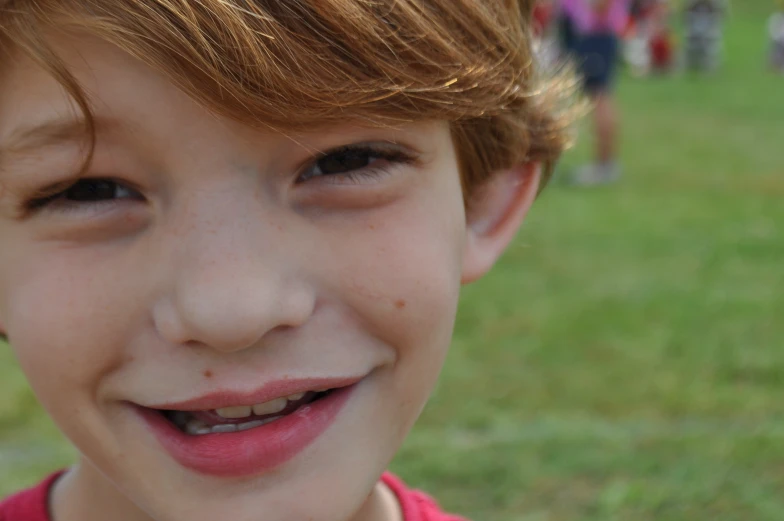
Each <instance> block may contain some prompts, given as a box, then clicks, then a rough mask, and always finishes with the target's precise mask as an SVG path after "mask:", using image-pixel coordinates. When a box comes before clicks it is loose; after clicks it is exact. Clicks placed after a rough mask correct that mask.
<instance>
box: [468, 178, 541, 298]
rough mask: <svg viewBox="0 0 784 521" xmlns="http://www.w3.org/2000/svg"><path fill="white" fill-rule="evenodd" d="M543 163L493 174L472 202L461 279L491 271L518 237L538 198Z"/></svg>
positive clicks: (477, 276) (477, 277)
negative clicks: (518, 230) (521, 226)
mask: <svg viewBox="0 0 784 521" xmlns="http://www.w3.org/2000/svg"><path fill="white" fill-rule="evenodd" d="M541 175H542V173H541V166H540V165H539V164H537V163H529V164H526V165H522V166H520V167H517V168H513V169H510V170H504V171H500V172H496V173H495V174H493V177H492V178H491V181H489V182H488V183H487V185H485V186H483V187H482V188H481V189H480V190H479V192H478V193H477V194H475V198H474V199H473V200H472V201H471V205H470V206H469V211H468V215H467V217H466V218H467V220H468V223H467V224H468V233H467V237H466V242H465V247H464V251H463V274H462V280H461V282H462V283H463V284H468V283H470V282H474V281H475V280H477V279H479V278H480V277H482V276H483V275H484V274H485V273H487V272H488V271H489V270H490V268H492V267H493V264H495V262H496V261H497V260H498V258H499V257H500V256H501V254H502V253H503V252H504V250H506V247H507V246H508V245H509V243H510V242H511V241H512V239H513V238H514V236H515V234H516V233H517V229H518V228H520V225H521V224H522V223H523V219H524V218H525V216H526V214H527V213H528V210H529V209H530V208H531V205H532V204H533V202H534V199H536V194H537V193H538V191H539V182H540V181H541Z"/></svg>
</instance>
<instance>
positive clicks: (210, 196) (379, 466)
mask: <svg viewBox="0 0 784 521" xmlns="http://www.w3.org/2000/svg"><path fill="white" fill-rule="evenodd" d="M56 48H58V50H59V51H60V52H62V54H63V56H64V57H65V59H66V61H67V64H68V66H69V67H70V69H71V71H72V72H73V73H74V74H75V75H76V77H77V79H78V80H79V81H80V82H81V83H82V85H83V86H84V88H85V90H86V91H87V92H88V93H89V95H90V97H91V101H92V103H93V106H94V113H95V116H96V120H97V124H98V140H97V148H96V150H95V157H94V160H93V163H92V166H91V167H90V169H89V171H88V172H87V175H86V178H89V179H91V180H85V178H83V179H82V181H80V182H79V183H78V184H74V183H75V181H74V178H73V175H74V174H76V173H77V172H78V170H79V167H80V165H81V160H82V159H83V155H82V153H83V150H84V149H83V145H84V141H82V140H80V134H79V133H78V132H75V130H78V129H74V128H72V127H73V122H74V119H73V118H74V117H75V114H78V111H77V110H75V109H74V108H73V106H72V105H70V104H69V101H68V98H67V96H66V95H65V94H64V93H63V91H62V90H61V88H60V87H59V86H58V84H57V83H56V82H55V81H54V80H53V79H51V78H50V77H49V76H48V75H47V74H46V73H45V72H43V71H42V70H41V69H38V68H37V67H36V66H34V65H33V64H32V63H31V62H28V61H24V60H22V59H21V58H20V59H19V60H17V61H15V62H13V63H11V64H9V65H8V67H7V69H6V70H4V71H3V73H2V76H1V77H2V78H3V80H2V82H0V114H2V117H1V118H0V147H3V152H1V153H0V154H1V155H0V187H1V191H0V240H2V248H0V329H2V330H4V331H6V332H7V333H8V336H9V339H10V341H11V344H12V347H13V349H14V350H15V352H16V354H17V356H18V358H19V361H20V363H21V365H22V367H23V369H24V371H25V372H26V374H27V376H28V377H29V380H30V383H31V385H32V387H33V388H34V390H35V391H36V393H37V395H38V397H39V399H40V401H41V402H42V403H43V405H44V406H45V408H46V409H47V410H48V411H49V413H50V414H51V415H52V417H53V418H54V420H55V421H56V423H57V424H58V425H59V426H60V428H61V429H62V430H63V432H64V433H65V434H66V435H67V436H68V437H69V438H70V439H71V441H72V442H73V443H74V444H75V445H76V447H77V448H78V449H79V450H80V452H81V453H82V454H83V456H84V458H83V461H82V463H81V465H80V466H79V468H78V470H77V471H75V472H74V473H73V474H72V476H74V477H73V478H72V480H75V482H79V481H81V482H82V485H84V484H85V483H90V486H91V487H94V488H93V490H98V491H100V492H96V493H95V494H94V495H95V497H98V496H100V497H107V496H111V493H112V492H111V491H114V490H115V489H114V488H113V487H117V488H118V489H119V490H122V492H123V494H124V496H122V499H119V497H118V498H116V501H115V502H114V504H115V505H124V506H118V507H116V508H118V509H120V511H118V512H115V516H114V517H113V518H114V519H122V518H121V517H120V516H119V514H120V512H122V511H125V512H130V511H131V510H133V509H134V508H136V506H138V507H140V508H142V509H144V510H145V511H146V513H147V514H148V515H150V516H151V517H153V518H155V519H161V520H175V519H223V518H226V515H225V514H226V512H227V510H226V509H227V505H230V507H228V508H230V509H231V515H230V517H229V518H230V519H232V520H236V521H243V520H251V519H254V520H255V519H259V518H263V519H265V520H266V521H276V520H281V521H282V520H300V519H325V520H326V519H329V520H332V519H334V520H337V519H348V518H350V517H351V516H352V515H353V513H354V512H355V511H356V509H357V508H359V506H360V505H362V504H363V501H364V500H365V498H366V497H367V496H368V494H369V493H370V491H371V489H372V487H373V483H374V482H375V480H376V477H377V476H378V475H379V474H380V473H381V471H382V470H383V469H384V468H385V466H386V465H387V463H388V462H389V460H390V459H391V458H392V456H393V454H394V452H395V450H396V449H397V448H398V446H399V445H400V443H401V441H402V439H403V437H404V436H405V434H406V433H407V431H408V429H409V427H410V426H411V425H412V423H413V422H414V420H415V419H416V417H417V415H418V414H419V413H420V411H421V409H422V407H423V405H424V403H425V400H426V398H427V396H428V394H429V393H430V391H431V389H432V387H433V385H434V383H435V381H436V377H437V375H438V373H439V370H440V368H441V365H442V362H443V359H444V356H445V354H446V351H447V347H448V344H449V341H450V337H451V332H452V326H453V321H454V317H455V309H456V304H457V298H458V291H459V286H460V282H461V277H463V276H464V275H465V274H464V272H463V268H464V266H463V260H464V253H465V249H466V247H467V246H466V244H467V241H466V237H467V230H466V218H465V214H464V210H463V202H462V194H461V189H460V182H459V176H458V171H457V164H456V158H455V151H454V149H453V145H452V142H451V140H450V135H449V129H448V126H447V124H446V123H419V124H411V125H405V126H403V127H401V128H399V129H369V128H362V127H360V126H357V125H351V124H346V125H345V126H341V127H333V128H326V129H325V128H314V129H313V131H312V132H307V133H302V134H297V135H295V136H292V137H293V139H291V138H290V137H284V136H282V135H280V134H276V133H273V132H257V131H252V130H250V129H248V128H246V127H243V126H241V125H239V124H237V123H233V122H230V121H227V120H223V119H221V118H219V117H217V116H215V115H212V114H210V113H208V112H207V111H206V110H205V109H203V108H202V107H200V106H198V105H197V104H195V103H194V102H193V101H191V100H190V99H189V98H188V97H186V96H185V95H184V94H182V93H181V92H180V91H178V90H177V89H176V88H174V87H173V86H172V85H171V84H169V83H168V82H167V81H166V80H165V79H164V78H163V77H162V76H161V75H159V74H157V73H156V72H154V71H153V70H152V69H149V68H147V67H146V66H144V65H142V64H141V63H140V62H137V61H135V60H134V59H132V58H130V57H129V56H128V55H125V54H123V53H122V52H121V51H119V50H117V49H115V48H113V47H110V46H108V45H107V44H103V43H101V42H99V41H96V40H91V39H87V38H84V39H74V40H68V41H65V40H63V41H60V42H58V43H57V45H56ZM69 122H70V125H71V126H70V127H69ZM39 125H47V126H49V125H57V127H51V128H48V129H45V130H42V131H40V132H39V131H33V132H32V133H29V132H28V131H29V130H30V129H31V128H32V127H38V126H39ZM39 130H40V129H39ZM346 146H351V147H353V148H351V149H348V150H347V149H345V148H343V149H341V148H340V147H346ZM335 150H336V151H335ZM318 152H327V153H328V154H329V155H328V156H326V157H325V158H323V159H319V158H318V157H317V156H314V154H316V153H318ZM469 242H470V241H469ZM323 388H328V389H334V390H333V391H331V392H330V393H328V394H327V395H326V396H322V395H314V394H313V392H316V391H321V390H322V389H323ZM303 392H307V393H308V394H306V395H305V396H304V397H301V398H299V402H297V401H296V399H297V395H298V394H299V393H303ZM292 395H293V396H292ZM285 396H289V397H291V398H292V399H293V400H294V401H289V403H288V404H286V402H285V401H284V402H282V403H283V404H284V405H285V406H286V407H287V408H286V409H284V410H283V411H282V412H279V413H275V412H274V411H275V410H276V409H278V408H279V407H282V406H284V405H280V404H279V403H278V402H276V401H275V400H274V399H275V398H280V397H285ZM317 396H318V397H319V399H317V400H316V401H314V402H313V403H311V404H310V405H305V402H307V401H309V400H311V399H313V398H315V397H317ZM303 400H304V402H303ZM270 402H271V403H270ZM262 403H264V405H263V406H262V405H260V404H262ZM298 403H299V404H301V407H299V409H297V410H296V411H294V412H291V413H290V414H286V413H288V412H289V411H291V410H292V409H294V408H296V406H297V404H298ZM254 404H256V405H257V407H256V409H259V410H260V411H261V413H262V414H261V415H260V416H259V415H256V416H247V415H248V414H253V412H252V408H250V406H253V405H254ZM232 406H240V407H238V408H236V409H234V410H229V411H222V413H223V415H224V416H241V417H243V418H238V419H231V420H224V419H222V418H221V417H220V415H219V414H218V413H217V412H216V411H215V409H218V408H223V407H232ZM162 410H181V411H194V410H195V411H197V412H195V413H193V412H187V413H180V414H179V415H176V416H178V417H177V418H176V419H175V418H174V416H175V415H171V414H169V415H168V416H164V414H163V413H162V412H161V411H162ZM265 411H267V412H266V413H265ZM269 411H273V412H269ZM280 414H284V416H283V417H282V418H281V419H278V420H276V421H273V422H271V423H267V424H265V425H262V426H259V424H258V423H252V422H254V421H256V420H259V419H268V418H271V417H275V416H278V415H280ZM175 422H178V423H179V426H177V425H175ZM186 423H187V424H188V425H187V426H186V425H185V424H186ZM238 425H242V426H243V427H242V429H243V430H242V431H241V432H229V433H225V432H224V433H216V432H217V431H221V430H233V429H237V427H238ZM244 429H247V430H244ZM185 430H190V432H191V433H190V434H189V433H187V432H185ZM207 431H210V433H209V434H202V433H204V432H207ZM67 482H68V480H66V483H67ZM110 483H111V485H110ZM64 486H65V485H64ZM75 487H76V486H75ZM124 497H128V498H130V500H131V502H128V503H122V501H124ZM131 505H135V506H131Z"/></svg>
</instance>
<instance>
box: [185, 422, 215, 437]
mask: <svg viewBox="0 0 784 521" xmlns="http://www.w3.org/2000/svg"><path fill="white" fill-rule="evenodd" d="M185 432H186V433H188V434H190V435H191V436H197V435H199V434H209V433H210V432H212V429H210V428H209V427H208V426H207V424H206V423H204V422H203V421H201V420H199V419H196V418H191V419H190V420H189V421H188V423H187V424H185Z"/></svg>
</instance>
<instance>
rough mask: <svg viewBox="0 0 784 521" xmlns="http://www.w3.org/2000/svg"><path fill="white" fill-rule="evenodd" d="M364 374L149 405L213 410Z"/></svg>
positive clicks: (343, 383) (347, 382)
mask: <svg viewBox="0 0 784 521" xmlns="http://www.w3.org/2000/svg"><path fill="white" fill-rule="evenodd" d="M360 380H361V378H308V379H302V380H278V381H275V382H269V383H268V384H266V385H264V386H263V387H262V388H260V389H256V390H254V391H230V390H220V391H215V392H212V393H209V394H205V395H203V396H200V397H198V398H193V399H191V400H184V401H181V402H171V403H161V404H154V405H145V407H147V408H149V409H158V410H166V411H209V410H211V409H219V408H221V407H231V406H232V405H254V404H257V403H264V402H268V401H270V400H274V399H275V398H282V397H284V396H291V395H292V394H297V393H304V392H307V391H314V390H317V389H339V388H341V387H349V386H351V385H354V384H355V383H357V382H359V381H360Z"/></svg>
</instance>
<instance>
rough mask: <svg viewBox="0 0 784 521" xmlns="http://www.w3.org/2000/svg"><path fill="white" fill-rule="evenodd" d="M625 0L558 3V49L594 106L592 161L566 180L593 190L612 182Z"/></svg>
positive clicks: (617, 170)
mask: <svg viewBox="0 0 784 521" xmlns="http://www.w3.org/2000/svg"><path fill="white" fill-rule="evenodd" d="M629 7H630V1H629V0H558V1H557V5H556V13H557V20H558V26H559V32H560V39H561V45H562V47H563V49H564V50H565V51H566V52H567V53H568V54H570V55H571V56H572V57H573V59H574V60H575V62H576V65H577V67H578V70H579V72H580V75H581V77H582V81H583V88H584V91H585V93H586V94H587V95H588V96H589V97H590V98H591V101H592V102H593V105H594V113H593V123H594V129H595V130H594V133H595V139H596V143H595V147H596V151H595V158H594V162H593V163H592V164H589V165H585V166H583V167H581V168H579V169H578V170H577V171H576V172H574V174H573V175H572V176H571V178H570V179H569V181H570V182H571V183H573V184H578V185H596V184H604V183H609V182H612V181H614V180H616V179H617V178H618V177H619V176H620V173H621V169H620V165H619V164H618V159H617V135H618V109H617V106H616V103H615V97H614V94H613V85H614V82H615V76H616V70H617V64H618V59H619V53H620V41H621V37H622V35H623V32H624V30H625V28H626V25H627V23H628V19H629Z"/></svg>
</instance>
